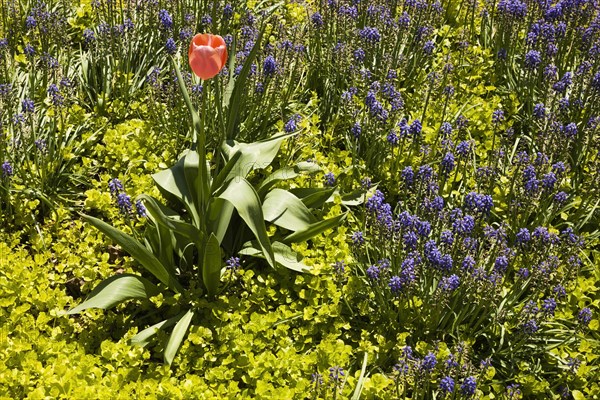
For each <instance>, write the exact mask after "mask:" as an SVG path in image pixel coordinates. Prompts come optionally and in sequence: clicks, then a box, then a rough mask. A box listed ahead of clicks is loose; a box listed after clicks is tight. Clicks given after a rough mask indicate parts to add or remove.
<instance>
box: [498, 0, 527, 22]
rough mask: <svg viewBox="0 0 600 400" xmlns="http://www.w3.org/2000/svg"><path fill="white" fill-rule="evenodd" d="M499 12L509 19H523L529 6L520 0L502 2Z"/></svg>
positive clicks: (504, 0)
mask: <svg viewBox="0 0 600 400" xmlns="http://www.w3.org/2000/svg"><path fill="white" fill-rule="evenodd" d="M497 7H498V11H499V12H500V13H501V14H504V15H505V16H507V17H511V18H514V19H523V18H524V17H525V15H527V4H526V3H525V2H522V1H520V0H500V1H499V2H498V6H497Z"/></svg>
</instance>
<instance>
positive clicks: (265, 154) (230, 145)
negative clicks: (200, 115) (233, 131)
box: [222, 133, 295, 182]
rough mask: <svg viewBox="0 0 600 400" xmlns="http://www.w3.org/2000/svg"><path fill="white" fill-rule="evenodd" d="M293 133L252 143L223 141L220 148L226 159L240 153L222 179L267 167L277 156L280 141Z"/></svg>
mask: <svg viewBox="0 0 600 400" xmlns="http://www.w3.org/2000/svg"><path fill="white" fill-rule="evenodd" d="M293 135H295V133H291V134H285V135H279V136H274V137H271V138H269V139H266V140H262V141H259V142H253V143H239V142H236V141H235V140H229V141H226V142H224V143H223V146H222V150H223V153H224V154H225V156H226V157H227V159H228V160H231V159H233V157H234V156H235V154H236V153H237V152H239V153H241V155H240V157H239V158H238V159H237V161H236V162H235V164H234V165H232V166H231V169H230V171H229V173H228V174H227V177H226V178H225V179H224V181H225V182H226V181H228V180H230V179H233V178H234V177H243V178H245V177H247V176H248V174H249V173H250V172H251V171H252V170H255V169H259V168H267V167H268V166H269V165H271V163H272V162H273V160H274V159H275V156H277V153H278V152H279V148H280V147H281V143H283V141H284V140H285V139H286V138H288V137H290V136H293Z"/></svg>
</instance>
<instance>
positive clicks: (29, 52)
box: [23, 43, 35, 57]
mask: <svg viewBox="0 0 600 400" xmlns="http://www.w3.org/2000/svg"><path fill="white" fill-rule="evenodd" d="M23 52H24V53H25V55H26V56H28V57H31V56H33V55H34V54H35V49H34V48H33V46H32V45H30V44H29V43H27V44H26V45H25V48H24V50H23Z"/></svg>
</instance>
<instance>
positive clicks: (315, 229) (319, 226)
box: [284, 213, 347, 243]
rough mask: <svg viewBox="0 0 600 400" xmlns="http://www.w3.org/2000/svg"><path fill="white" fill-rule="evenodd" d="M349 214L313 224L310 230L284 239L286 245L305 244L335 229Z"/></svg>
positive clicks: (307, 229)
mask: <svg viewBox="0 0 600 400" xmlns="http://www.w3.org/2000/svg"><path fill="white" fill-rule="evenodd" d="M346 215H347V213H344V214H341V215H338V216H336V217H333V218H329V219H325V220H323V221H319V222H316V223H314V224H311V225H310V226H309V227H308V228H306V229H304V230H301V231H296V232H294V233H292V234H291V235H289V236H287V237H286V238H285V239H284V243H297V242H304V241H306V240H308V239H310V238H312V237H313V236H316V235H318V234H320V233H322V232H324V231H326V230H327V229H330V228H335V227H336V226H338V225H339V224H340V222H342V221H343V220H344V219H345V218H346Z"/></svg>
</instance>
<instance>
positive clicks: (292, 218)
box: [262, 189, 316, 232]
mask: <svg viewBox="0 0 600 400" xmlns="http://www.w3.org/2000/svg"><path fill="white" fill-rule="evenodd" d="M262 210H263V214H264V216H265V220H266V221H269V222H272V223H274V224H275V225H277V226H280V227H282V228H285V229H288V230H290V231H294V232H296V231H299V230H303V229H307V228H308V227H309V226H310V224H313V223H315V222H316V218H315V217H314V216H313V215H312V214H311V212H310V210H309V209H308V208H307V207H306V206H305V205H304V203H303V202H302V201H301V200H300V199H299V198H297V197H296V196H294V195H293V194H291V193H290V192H288V191H287V190H283V189H273V190H272V191H270V192H269V193H268V194H267V196H266V197H265V200H264V201H263V205H262Z"/></svg>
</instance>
